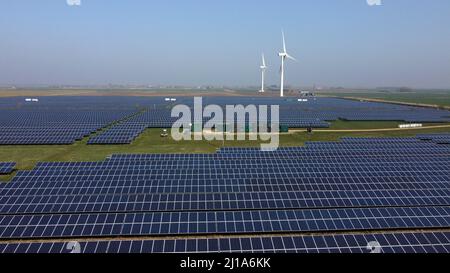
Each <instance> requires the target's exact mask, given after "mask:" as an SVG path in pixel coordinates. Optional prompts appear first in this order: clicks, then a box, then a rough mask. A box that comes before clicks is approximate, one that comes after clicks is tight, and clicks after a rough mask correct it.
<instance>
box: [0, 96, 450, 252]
mask: <svg viewBox="0 0 450 273" xmlns="http://www.w3.org/2000/svg"><path fill="white" fill-rule="evenodd" d="M203 103H204V104H215V105H219V106H221V107H222V108H224V107H225V106H226V105H230V104H242V105H244V106H245V105H251V104H252V105H275V104H276V105H279V106H280V121H279V126H280V128H287V129H288V130H293V131H295V130H303V131H304V130H305V129H306V128H313V132H314V130H326V129H330V128H331V127H332V124H333V123H334V122H337V121H348V122H352V121H359V122H390V121H392V122H394V121H395V122H399V123H406V124H408V123H424V124H436V125H446V124H448V123H450V111H447V110H443V109H437V108H426V107H417V106H408V105H396V104H388V103H381V102H368V101H358V100H347V99H339V98H325V97H314V98H309V99H308V101H298V100H297V99H295V98H273V97H216V96H211V97H204V98H203ZM177 104H185V105H188V106H192V105H193V98H192V97H178V98H177V101H176V102H173V101H166V100H165V98H164V97H65V96H64V97H40V98H39V102H38V103H26V102H25V101H24V98H23V97H11V98H0V128H1V130H0V149H2V148H3V147H5V148H6V147H11V146H14V147H16V146H17V147H19V146H27V147H28V146H29V147H37V146H43V147H46V148H47V147H48V149H52V148H55V149H56V148H58V147H65V146H68V145H69V146H70V145H74V144H77V143H80V142H81V141H84V142H82V143H83V144H82V145H86V146H88V147H100V148H102V147H105V148H106V147H109V146H111V145H117V146H120V147H121V151H125V152H121V153H112V154H110V155H108V156H107V157H105V158H103V159H102V160H100V161H88V160H85V161H40V162H38V163H37V164H35V165H34V166H33V167H32V168H29V169H22V168H21V167H20V165H18V164H17V162H12V161H11V160H10V158H0V174H1V175H5V174H9V175H10V176H11V179H10V181H9V182H7V183H1V184H0V253H70V252H73V251H74V244H77V245H78V246H79V249H80V250H81V251H82V252H83V253H230V252H233V253H234V252H236V253H274V252H275V253H370V252H373V251H376V250H377V249H378V248H380V251H382V252H383V253H423V252H427V253H449V252H450V168H449V166H450V129H440V131H439V132H434V131H433V132H428V131H427V130H422V131H421V130H414V131H412V132H413V133H410V134H411V135H410V136H389V135H386V136H383V137H364V136H353V135H351V134H350V133H349V135H348V136H345V135H344V136H343V137H341V138H340V139H339V140H338V141H307V142H305V143H298V144H296V145H295V143H294V145H289V146H284V145H283V143H281V144H282V146H281V147H280V148H278V149H277V150H276V151H261V150H260V149H259V148H256V147H247V146H246V147H227V146H223V147H220V148H218V149H217V150H216V151H214V152H212V153H191V152H189V151H182V152H181V151H180V152H179V153H160V152H158V153H148V152H145V153H127V152H126V149H127V147H130V146H131V145H133V143H135V142H136V141H137V139H138V138H140V137H142V135H143V134H145V132H146V131H147V130H151V129H155V128H157V129H164V128H165V129H169V128H171V126H172V124H173V123H174V122H175V121H176V120H177V118H176V117H171V109H172V107H173V106H175V105H177ZM206 121H207V120H205V119H204V120H203V122H206ZM192 122H194V121H192ZM246 125H247V126H250V125H251V121H248V124H246ZM281 134H286V135H287V134H290V133H289V132H282V133H281ZM321 134H326V133H321ZM303 144H304V145H303ZM79 145H80V144H79Z"/></svg>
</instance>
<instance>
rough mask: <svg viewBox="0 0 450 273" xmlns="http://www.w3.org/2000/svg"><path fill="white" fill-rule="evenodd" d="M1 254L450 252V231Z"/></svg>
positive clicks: (76, 245)
mask: <svg viewBox="0 0 450 273" xmlns="http://www.w3.org/2000/svg"><path fill="white" fill-rule="evenodd" d="M0 253H450V233H449V232H426V233H375V234H347V235H322V236H321V235H314V236H311V235H310V236H267V237H232V238H204V239H169V240H163V239H158V240H111V241H88V242H39V243H20V242H18V243H0Z"/></svg>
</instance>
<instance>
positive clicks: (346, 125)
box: [329, 120, 448, 130]
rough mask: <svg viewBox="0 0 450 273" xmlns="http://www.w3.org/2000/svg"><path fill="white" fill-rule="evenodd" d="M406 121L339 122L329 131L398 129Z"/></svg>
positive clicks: (427, 124) (333, 124) (333, 123)
mask: <svg viewBox="0 0 450 273" xmlns="http://www.w3.org/2000/svg"><path fill="white" fill-rule="evenodd" d="M406 123H407V122H404V121H369V122H367V121H344V120H337V121H333V122H332V123H331V126H330V128H329V129H332V130H365V129H384V128H398V126H399V125H400V124H406ZM422 125H423V126H424V127H427V126H435V125H448V123H424V124H422Z"/></svg>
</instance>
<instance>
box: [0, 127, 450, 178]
mask: <svg viewBox="0 0 450 273" xmlns="http://www.w3.org/2000/svg"><path fill="white" fill-rule="evenodd" d="M352 123H353V122H350V123H349V122H347V123H346V122H343V121H340V122H338V123H337V124H335V125H334V127H335V128H336V127H338V128H346V127H351V128H352V129H355V127H359V128H374V127H373V126H374V125H373V124H372V125H368V123H370V122H365V123H366V124H352ZM385 125H389V126H393V125H395V122H394V123H392V124H391V123H380V124H378V125H376V126H385ZM371 126H372V127H371ZM376 126H375V127H376ZM394 127H395V126H394ZM160 132H161V130H160V129H148V130H146V131H145V132H144V133H143V134H141V135H140V136H139V137H138V138H137V139H136V140H135V141H134V142H133V143H132V144H130V145H86V143H87V138H86V139H84V140H82V141H79V142H77V143H75V144H73V145H60V146H58V145H31V146H27V145H19V146H17V145H14V146H0V159H1V160H0V161H14V162H16V163H17V169H19V170H30V169H32V168H33V167H34V166H35V164H36V163H37V162H43V161H101V160H104V159H105V158H106V157H107V156H109V155H111V154H114V153H214V152H215V151H216V150H217V149H219V148H220V147H222V146H223V145H225V146H226V147H254V146H258V145H259V144H260V142H259V141H248V140H247V141H225V142H222V141H213V142H208V141H181V142H177V141H174V140H172V139H171V138H170V137H168V138H161V137H160ZM441 132H446V133H449V132H450V128H435V129H423V130H402V131H389V132H336V133H329V132H319V131H315V132H314V133H313V134H307V133H306V132H298V133H291V134H282V135H280V145H281V146H301V145H303V144H304V143H305V141H338V140H339V138H340V137H344V136H353V137H392V136H396V137H404V136H414V135H416V134H419V133H441ZM13 175H14V174H13ZM11 177H12V175H7V176H0V180H2V181H7V180H9V179H11Z"/></svg>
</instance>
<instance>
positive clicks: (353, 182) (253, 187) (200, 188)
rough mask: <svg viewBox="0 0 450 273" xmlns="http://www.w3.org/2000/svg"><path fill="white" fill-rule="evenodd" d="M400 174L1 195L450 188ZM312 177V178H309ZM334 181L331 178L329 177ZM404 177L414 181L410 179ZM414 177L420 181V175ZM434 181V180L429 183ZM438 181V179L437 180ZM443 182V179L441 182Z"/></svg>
mask: <svg viewBox="0 0 450 273" xmlns="http://www.w3.org/2000/svg"><path fill="white" fill-rule="evenodd" d="M401 179H402V178H400V177H385V178H383V179H381V180H379V179H372V178H369V179H366V178H345V179H341V180H345V182H344V183H341V182H340V181H338V180H337V179H333V181H323V179H320V182H318V183H314V182H305V181H299V182H293V181H287V182H286V181H285V179H282V180H281V181H280V182H279V183H277V182H276V181H274V180H272V181H271V182H265V183H263V182H262V183H256V182H247V181H236V182H234V181H232V182H231V183H230V181H221V182H222V183H220V182H219V183H217V184H210V183H209V182H208V181H205V180H202V181H186V180H184V181H177V180H174V181H164V183H158V184H156V185H153V183H151V182H149V181H136V180H125V181H120V182H117V181H113V182H109V181H103V182H97V181H88V182H77V181H75V182H72V183H68V184H64V185H62V186H58V187H56V185H54V184H51V185H49V184H46V183H45V182H44V183H40V184H38V185H34V184H29V185H27V186H19V187H14V188H8V189H2V190H1V191H0V194H1V195H2V196H4V197H10V196H40V195H43V196H55V195H66V196H69V195H77V196H78V195H101V194H103V195H122V194H125V195H126V194H152V193H178V192H181V193H240V192H293V191H316V192H323V191H325V192H326V191H352V190H355V191H356V190H358V191H376V190H408V189H409V190H440V189H449V188H450V185H449V183H448V177H431V178H428V177H427V178H421V179H422V180H423V181H425V182H415V181H413V182H411V181H406V182H398V181H402V180H401ZM309 180H312V179H309ZM326 180H331V179H326ZM405 180H413V179H411V178H407V179H405ZM414 180H420V179H419V178H417V179H414ZM430 181H433V182H430ZM434 181H438V182H434ZM439 181H440V182H439Z"/></svg>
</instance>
